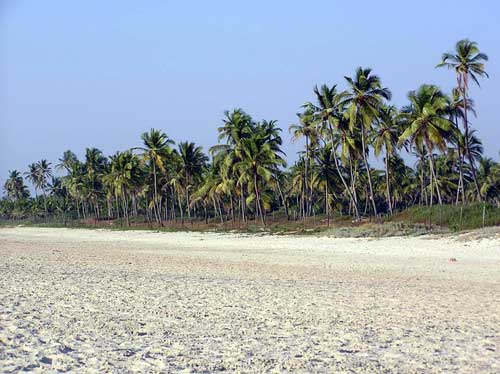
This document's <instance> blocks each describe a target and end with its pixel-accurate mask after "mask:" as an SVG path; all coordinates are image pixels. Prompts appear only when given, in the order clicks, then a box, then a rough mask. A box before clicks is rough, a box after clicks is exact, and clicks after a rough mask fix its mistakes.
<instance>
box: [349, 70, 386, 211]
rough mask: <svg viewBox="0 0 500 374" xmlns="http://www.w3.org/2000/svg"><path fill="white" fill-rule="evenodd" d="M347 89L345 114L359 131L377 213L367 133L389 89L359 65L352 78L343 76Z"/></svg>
mask: <svg viewBox="0 0 500 374" xmlns="http://www.w3.org/2000/svg"><path fill="white" fill-rule="evenodd" d="M345 80H346V81H347V83H348V86H349V89H348V94H347V97H346V99H345V103H346V105H347V106H348V108H347V111H346V115H347V117H348V118H349V123H350V127H351V130H354V129H356V130H357V131H359V132H360V133H361V147H362V148H361V154H362V156H363V161H364V165H365V169H366V173H367V177H368V187H369V192H370V200H371V203H372V207H373V213H374V214H375V215H377V206H376V204H375V196H374V194H373V183H372V178H371V172H370V165H369V163H368V144H367V133H368V132H370V131H371V130H372V125H373V122H374V121H375V119H376V118H377V117H378V113H379V112H380V108H381V107H382V105H383V103H384V100H390V99H391V92H390V91H389V89H387V88H385V87H382V83H381V81H380V78H379V77H378V76H376V75H373V74H372V71H371V69H369V68H365V69H363V68H361V67H359V68H358V69H357V70H356V73H355V75H354V78H350V77H345Z"/></svg>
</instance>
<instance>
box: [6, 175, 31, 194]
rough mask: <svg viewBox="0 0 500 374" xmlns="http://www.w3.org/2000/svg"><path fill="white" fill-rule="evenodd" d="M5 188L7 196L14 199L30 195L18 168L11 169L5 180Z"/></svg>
mask: <svg viewBox="0 0 500 374" xmlns="http://www.w3.org/2000/svg"><path fill="white" fill-rule="evenodd" d="M4 190H5V192H6V193H7V197H8V198H9V199H11V200H13V201H17V200H20V199H23V198H26V197H28V196H29V191H28V188H27V187H26V186H25V184H24V181H23V177H22V176H21V173H20V172H19V171H17V170H12V171H9V177H8V178H7V180H6V181H5V184H4Z"/></svg>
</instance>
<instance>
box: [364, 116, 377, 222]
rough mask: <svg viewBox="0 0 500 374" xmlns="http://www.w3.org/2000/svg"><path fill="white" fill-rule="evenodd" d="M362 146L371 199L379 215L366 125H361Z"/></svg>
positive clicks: (374, 210)
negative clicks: (374, 193) (368, 157)
mask: <svg viewBox="0 0 500 374" xmlns="http://www.w3.org/2000/svg"><path fill="white" fill-rule="evenodd" d="M361 147H362V148H363V149H362V151H363V160H364V162H365V168H366V173H367V175H368V187H369V189H370V200H371V201H372V206H373V213H374V214H375V215H377V206H376V204H375V197H374V195H373V185H372V174H371V171H370V165H369V164H368V159H367V157H366V147H365V127H364V126H363V125H361Z"/></svg>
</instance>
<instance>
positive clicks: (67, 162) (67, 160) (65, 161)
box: [56, 150, 78, 173]
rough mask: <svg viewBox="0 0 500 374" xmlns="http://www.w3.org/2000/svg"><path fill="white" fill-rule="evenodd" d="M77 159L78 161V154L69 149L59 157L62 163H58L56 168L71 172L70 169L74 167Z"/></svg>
mask: <svg viewBox="0 0 500 374" xmlns="http://www.w3.org/2000/svg"><path fill="white" fill-rule="evenodd" d="M77 161H78V158H77V157H76V155H75V154H74V153H73V152H72V151H70V150H67V151H64V153H63V157H62V158H60V159H59V162H60V163H59V164H57V165H56V168H57V169H64V170H66V171H67V172H68V173H69V172H70V170H71V169H72V168H73V165H74V164H75V163H76V162H77Z"/></svg>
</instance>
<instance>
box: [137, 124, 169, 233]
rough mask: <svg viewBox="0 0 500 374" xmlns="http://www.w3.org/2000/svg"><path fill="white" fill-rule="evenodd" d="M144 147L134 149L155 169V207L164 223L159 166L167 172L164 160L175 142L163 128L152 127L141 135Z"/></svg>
mask: <svg viewBox="0 0 500 374" xmlns="http://www.w3.org/2000/svg"><path fill="white" fill-rule="evenodd" d="M141 139H142V141H143V144H144V146H143V147H135V148H133V149H138V150H141V151H142V152H143V153H142V159H143V162H145V163H149V164H150V165H151V166H152V169H153V193H154V196H153V207H154V212H155V216H156V220H157V222H158V223H159V224H160V225H162V218H161V206H160V199H159V198H158V177H157V168H158V169H159V170H160V171H161V172H165V167H164V161H165V159H166V158H167V157H168V156H169V155H170V153H171V149H170V145H172V144H174V142H173V140H171V139H170V138H169V137H168V136H167V134H165V133H164V132H163V131H161V130H156V129H151V130H149V132H145V133H143V134H142V135H141Z"/></svg>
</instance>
